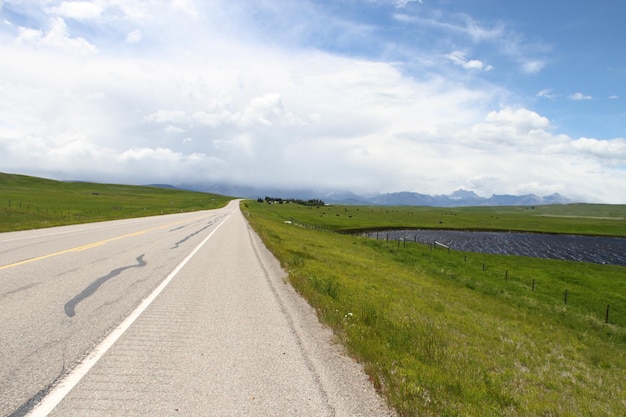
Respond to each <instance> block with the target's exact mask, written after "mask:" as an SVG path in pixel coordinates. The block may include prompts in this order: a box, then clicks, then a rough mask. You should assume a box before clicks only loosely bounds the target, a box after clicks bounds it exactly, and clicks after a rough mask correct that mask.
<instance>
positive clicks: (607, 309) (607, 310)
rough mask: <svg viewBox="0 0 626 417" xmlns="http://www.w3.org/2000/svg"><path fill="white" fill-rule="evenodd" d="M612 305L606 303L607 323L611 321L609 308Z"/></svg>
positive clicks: (605, 320)
mask: <svg viewBox="0 0 626 417" xmlns="http://www.w3.org/2000/svg"><path fill="white" fill-rule="evenodd" d="M610 307H611V306H610V304H607V305H606V317H605V319H604V322H605V323H607V324H608V323H609V308H610Z"/></svg>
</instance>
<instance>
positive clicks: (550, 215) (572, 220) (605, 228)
mask: <svg viewBox="0 0 626 417" xmlns="http://www.w3.org/2000/svg"><path fill="white" fill-rule="evenodd" d="M272 208H273V209H276V210H278V211H277V213H279V215H280V216H282V218H284V219H285V220H289V219H291V218H293V219H295V220H297V221H299V222H302V223H307V224H310V225H317V226H320V227H323V228H326V229H329V230H336V231H358V230H362V229H363V230H365V229H366V230H377V229H379V230H389V229H405V228H407V229H409V228H412V229H416V228H426V229H428V228H430V229H468V230H469V229H471V230H508V231H528V232H530V231H532V232H540V233H571V234H586V235H597V236H626V220H625V219H626V205H602V204H571V205H563V206H559V205H550V206H536V207H534V208H531V207H459V208H439V207H380V206H341V205H339V206H333V205H330V206H321V207H306V206H302V205H297V204H276V205H272Z"/></svg>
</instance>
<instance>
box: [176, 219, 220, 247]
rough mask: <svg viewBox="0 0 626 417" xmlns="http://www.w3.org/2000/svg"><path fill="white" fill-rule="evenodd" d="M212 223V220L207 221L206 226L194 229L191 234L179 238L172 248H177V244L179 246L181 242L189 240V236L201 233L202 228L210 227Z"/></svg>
mask: <svg viewBox="0 0 626 417" xmlns="http://www.w3.org/2000/svg"><path fill="white" fill-rule="evenodd" d="M212 224H213V222H209V224H207V225H206V226H204V227H203V228H202V229H200V230H198V231H195V232H193V233H192V234H190V235H187V236H185V238H184V239H182V240H179V241H178V242H176V243H174V246H173V247H172V249H178V246H179V245H180V244H181V243H185V242H186V241H187V240H189V239H190V238H192V237H194V236H195V235H197V234H199V233H201V232H202V231H203V230H205V229H208V228H209V227H211V225H212Z"/></svg>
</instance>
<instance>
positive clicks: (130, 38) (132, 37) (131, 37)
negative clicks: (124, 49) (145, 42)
mask: <svg viewBox="0 0 626 417" xmlns="http://www.w3.org/2000/svg"><path fill="white" fill-rule="evenodd" d="M141 39H142V36H141V31H140V30H139V29H135V30H133V31H132V32H129V33H128V35H126V43H131V44H132V43H138V42H141Z"/></svg>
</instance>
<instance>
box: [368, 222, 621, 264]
mask: <svg viewBox="0 0 626 417" xmlns="http://www.w3.org/2000/svg"><path fill="white" fill-rule="evenodd" d="M387 235H389V239H392V240H397V239H406V240H409V241H417V242H419V243H424V244H429V245H430V244H432V243H433V242H435V241H436V242H439V243H442V244H444V245H448V246H450V248H451V249H453V250H459V251H465V252H482V253H493V254H504V255H520V256H532V257H536V258H550V259H565V260H569V261H579V262H592V263H597V264H611V265H621V266H626V238H613V237H595V236H575V235H553V234H539V233H513V232H469V231H454V230H390V231H383V232H371V233H368V234H367V236H369V237H372V238H376V237H377V236H378V238H379V239H386V238H387Z"/></svg>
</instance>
